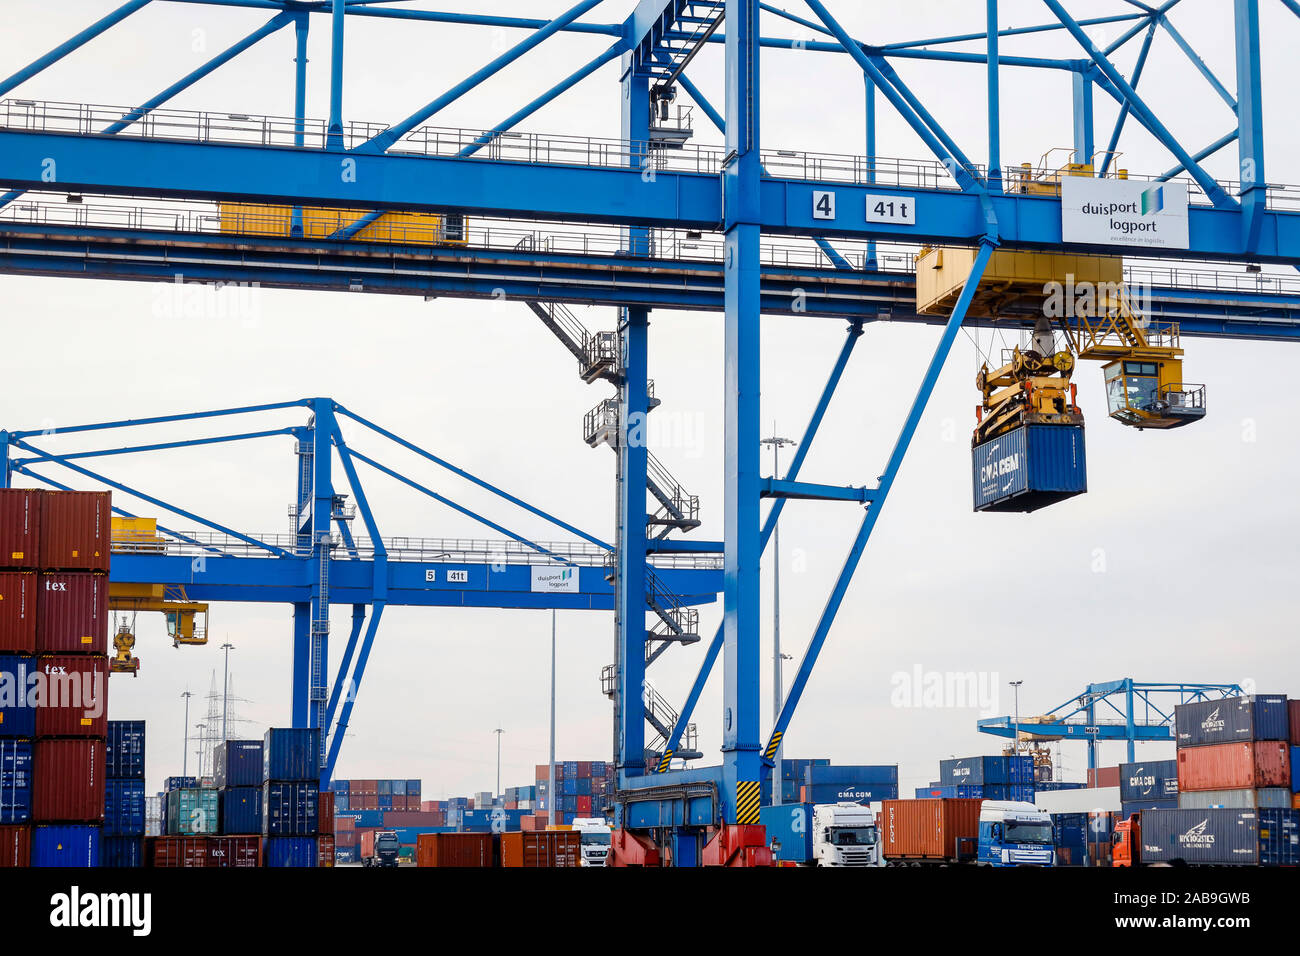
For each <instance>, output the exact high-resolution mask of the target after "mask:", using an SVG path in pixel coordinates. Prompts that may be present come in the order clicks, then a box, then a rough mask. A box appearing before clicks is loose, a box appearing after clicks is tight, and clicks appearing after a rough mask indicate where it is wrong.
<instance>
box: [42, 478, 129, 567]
mask: <svg viewBox="0 0 1300 956" xmlns="http://www.w3.org/2000/svg"><path fill="white" fill-rule="evenodd" d="M110 501H111V496H110V495H109V493H108V492H107V491H47V492H45V493H44V494H43V495H42V496H41V567H43V568H50V569H58V570H60V571H107V570H108V558H109V541H110V535H111V528H112V520H111V519H112V515H111V510H110V509H111V505H110Z"/></svg>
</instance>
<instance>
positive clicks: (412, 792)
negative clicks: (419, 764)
mask: <svg viewBox="0 0 1300 956" xmlns="http://www.w3.org/2000/svg"><path fill="white" fill-rule="evenodd" d="M422 788H423V784H422V783H421V781H419V780H408V781H406V795H407V796H408V797H418V796H419V795H420V791H421V789H422Z"/></svg>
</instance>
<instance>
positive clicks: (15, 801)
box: [0, 737, 32, 826]
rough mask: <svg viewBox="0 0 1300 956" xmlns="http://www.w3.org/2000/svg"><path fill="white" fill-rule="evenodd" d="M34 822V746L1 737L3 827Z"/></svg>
mask: <svg viewBox="0 0 1300 956" xmlns="http://www.w3.org/2000/svg"><path fill="white" fill-rule="evenodd" d="M31 818H32V745H31V744H30V743H29V742H28V741H25V740H9V739H6V738H3V737H0V824H2V825H5V826H10V825H14V824H19V823H27V822H29V821H30V820H31Z"/></svg>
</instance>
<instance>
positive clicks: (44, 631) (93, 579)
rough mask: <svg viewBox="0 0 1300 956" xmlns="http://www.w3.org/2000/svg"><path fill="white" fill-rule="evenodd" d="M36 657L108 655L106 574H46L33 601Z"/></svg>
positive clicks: (71, 572)
mask: <svg viewBox="0 0 1300 956" xmlns="http://www.w3.org/2000/svg"><path fill="white" fill-rule="evenodd" d="M36 651H37V653H40V654H107V653H108V575H107V574H95V573H91V572H89V571H69V572H46V573H44V574H42V575H41V580H40V588H39V593H38V597H37V600H36Z"/></svg>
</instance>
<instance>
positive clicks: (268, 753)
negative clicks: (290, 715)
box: [262, 727, 320, 785]
mask: <svg viewBox="0 0 1300 956" xmlns="http://www.w3.org/2000/svg"><path fill="white" fill-rule="evenodd" d="M262 764H263V767H262V781H263V782H266V783H270V782H276V781H284V782H292V781H300V780H301V781H307V780H311V781H316V782H317V783H318V785H319V780H320V730H319V729H318V728H316V727H311V728H287V727H272V728H271V729H270V730H268V731H267V732H266V736H265V737H264V738H263V739H262Z"/></svg>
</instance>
